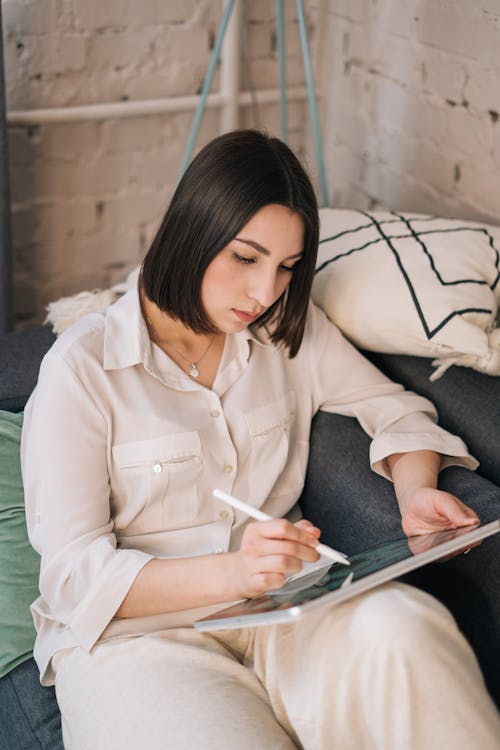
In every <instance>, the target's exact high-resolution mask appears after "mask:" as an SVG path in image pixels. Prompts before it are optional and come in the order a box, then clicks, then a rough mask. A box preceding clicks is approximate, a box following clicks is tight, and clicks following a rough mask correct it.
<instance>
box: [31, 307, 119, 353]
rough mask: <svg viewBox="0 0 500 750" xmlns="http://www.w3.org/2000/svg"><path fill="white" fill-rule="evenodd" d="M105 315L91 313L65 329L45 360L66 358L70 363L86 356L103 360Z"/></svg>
mask: <svg viewBox="0 0 500 750" xmlns="http://www.w3.org/2000/svg"><path fill="white" fill-rule="evenodd" d="M104 330H105V315H104V314H103V313H89V314H87V315H84V316H83V317H82V318H80V319H79V320H78V321H77V322H76V323H74V324H73V325H71V326H70V327H69V328H67V329H66V330H65V331H63V332H62V333H61V334H60V335H59V336H58V338H57V339H56V341H55V342H54V343H53V344H52V346H51V348H50V349H49V351H48V352H47V354H46V355H45V358H44V359H45V360H47V361H53V362H54V363H56V362H57V361H61V360H64V361H65V362H67V363H68V364H74V363H75V361H76V362H78V361H81V360H82V359H84V358H86V357H91V358H93V359H94V358H97V359H98V360H100V361H101V362H102V357H103V348H104Z"/></svg>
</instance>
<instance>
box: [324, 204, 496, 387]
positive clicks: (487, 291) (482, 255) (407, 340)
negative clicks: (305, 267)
mask: <svg viewBox="0 0 500 750" xmlns="http://www.w3.org/2000/svg"><path fill="white" fill-rule="evenodd" d="M320 221H321V240H320V246H319V256H318V265H317V269H316V277H315V281H314V285H313V299H314V301H315V302H316V304H318V305H319V306H320V307H322V308H323V310H324V311H325V312H326V314H327V315H328V316H329V318H330V319H331V320H332V321H333V322H334V323H335V324H336V325H337V326H338V327H339V328H340V329H341V330H342V331H343V333H344V334H345V335H346V336H347V337H348V338H349V339H350V340H351V341H353V342H354V343H355V344H356V345H357V346H360V347H361V348H364V349H367V350H371V351H379V352H386V353H395V354H412V355H416V356H422V357H433V358H435V360H436V361H435V363H434V364H436V365H437V366H438V369H437V371H436V372H435V373H434V374H433V376H432V378H433V379H435V378H436V377H439V375H441V374H442V373H443V372H444V371H445V370H446V368H447V367H449V366H450V365H452V364H458V365H464V366H469V367H473V368H474V369H476V370H479V371H481V372H486V373H489V374H490V375H500V329H499V328H497V327H496V317H497V312H498V308H499V301H500V256H499V252H500V227H497V226H493V225H489V224H484V223H480V222H471V221H461V220H459V219H443V218H436V217H434V216H424V215H420V214H410V213H404V214H403V213H396V212H391V213H389V212H380V211H378V212H365V211H350V210H344V209H332V208H324V209H321V210H320Z"/></svg>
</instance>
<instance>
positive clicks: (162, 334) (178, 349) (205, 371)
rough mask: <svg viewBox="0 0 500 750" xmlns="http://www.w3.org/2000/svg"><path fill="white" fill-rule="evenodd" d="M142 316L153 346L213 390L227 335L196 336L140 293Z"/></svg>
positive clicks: (197, 334)
mask: <svg viewBox="0 0 500 750" xmlns="http://www.w3.org/2000/svg"><path fill="white" fill-rule="evenodd" d="M140 297H141V309H142V314H143V317H144V320H145V323H146V327H147V329H148V333H149V337H150V339H151V341H152V342H153V343H155V344H156V345H157V346H159V347H160V349H162V350H163V351H164V352H165V354H167V355H168V356H169V357H170V359H172V360H173V361H174V362H175V363H176V364H177V365H178V366H179V367H180V368H181V370H183V372H185V373H187V374H188V375H189V376H190V377H191V378H193V379H194V380H196V381H197V382H199V383H200V384H201V385H205V386H206V387H209V388H210V387H211V386H212V383H213V381H214V379H215V375H216V373H217V369H218V366H219V362H220V359H221V356H222V351H223V349H224V341H225V335H224V334H223V333H221V332H218V331H216V332H215V333H195V332H194V331H192V330H191V329H190V328H188V327H187V326H186V325H184V323H182V322H181V321H179V320H176V319H175V318H172V317H171V316H170V315H168V313H164V312H162V310H160V308H159V307H158V306H157V305H156V304H155V303H154V302H152V300H150V299H149V298H148V297H147V296H146V295H145V294H144V292H142V291H141V292H140Z"/></svg>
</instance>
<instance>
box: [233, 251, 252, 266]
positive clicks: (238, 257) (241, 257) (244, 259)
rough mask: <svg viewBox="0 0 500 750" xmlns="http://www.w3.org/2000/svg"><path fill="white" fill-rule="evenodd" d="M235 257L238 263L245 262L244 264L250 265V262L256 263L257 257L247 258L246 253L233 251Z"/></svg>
mask: <svg viewBox="0 0 500 750" xmlns="http://www.w3.org/2000/svg"><path fill="white" fill-rule="evenodd" d="M233 259H234V260H235V261H236V262H237V263H243V265H249V264H250V263H255V258H247V257H246V256H244V255H239V254H238V253H233Z"/></svg>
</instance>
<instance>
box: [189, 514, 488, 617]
mask: <svg viewBox="0 0 500 750" xmlns="http://www.w3.org/2000/svg"><path fill="white" fill-rule="evenodd" d="M498 531H500V520H496V521H492V522H490V523H486V524H480V525H478V526H474V527H473V528H472V529H471V527H470V526H465V527H461V528H460V529H453V530H448V531H438V532H435V533H432V534H423V535H421V536H413V537H406V536H401V537H399V538H398V539H393V540H391V541H388V542H383V543H381V544H378V545H376V546H374V547H370V548H369V549H367V550H365V551H364V552H359V553H357V554H355V555H352V556H351V557H349V558H348V559H349V562H350V563H351V564H350V566H348V567H347V566H345V565H339V564H338V563H333V564H332V563H331V562H328V563H326V564H325V565H323V567H321V568H320V569H318V568H317V567H316V569H315V570H313V571H312V572H310V573H306V574H305V575H299V576H296V577H294V578H293V579H290V581H289V582H287V583H285V585H284V586H283V587H282V588H280V589H275V590H274V591H271V592H268V593H267V594H264V595H262V596H259V597H256V598H254V599H245V600H244V601H242V602H239V603H238V604H234V605H232V606H230V607H227V608H226V609H222V610H219V611H218V612H215V613H214V614H211V615H209V616H208V617H205V618H203V619H201V620H197V621H196V622H195V623H194V626H195V628H196V629H197V630H206V631H208V630H232V629H234V628H240V627H247V626H250V627H254V626H256V625H271V624H274V623H283V622H290V621H292V620H297V619H299V618H300V617H303V616H305V615H306V614H307V613H308V612H311V611H312V610H315V609H317V608H318V607H324V606H325V605H332V604H338V603H340V602H343V601H346V600H347V599H350V598H351V597H353V596H356V595H357V594H361V593H362V592H363V591H368V589H371V588H373V587H374V586H378V585H380V584H381V583H386V582H387V581H390V580H392V579H394V578H398V577H399V576H401V575H403V574H404V573H408V572H409V571H410V570H414V569H415V568H420V567H421V566H422V565H426V564H427V563H430V562H432V561H434V560H439V559H442V558H445V559H446V558H447V557H448V556H453V553H457V552H459V551H462V552H463V551H467V550H468V549H469V548H470V547H472V546H473V545H475V544H476V543H478V542H480V541H481V540H482V539H485V538H486V537H488V536H491V535H492V534H496V533H497V532H498Z"/></svg>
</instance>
